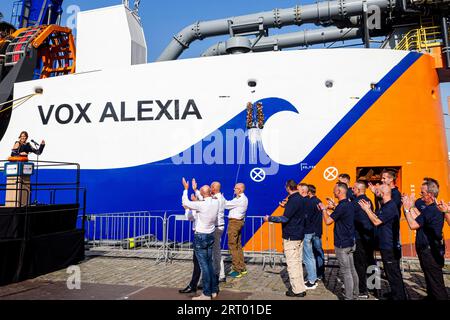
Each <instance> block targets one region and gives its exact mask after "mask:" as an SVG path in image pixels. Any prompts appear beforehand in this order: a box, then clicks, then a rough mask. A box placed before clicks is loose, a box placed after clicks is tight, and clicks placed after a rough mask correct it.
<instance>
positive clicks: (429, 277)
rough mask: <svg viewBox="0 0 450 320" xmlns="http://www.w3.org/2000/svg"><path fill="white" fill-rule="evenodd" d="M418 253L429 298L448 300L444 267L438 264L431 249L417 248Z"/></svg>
mask: <svg viewBox="0 0 450 320" xmlns="http://www.w3.org/2000/svg"><path fill="white" fill-rule="evenodd" d="M416 251H417V256H418V257H419V261H420V267H421V268H422V271H423V274H424V276H425V283H426V285H427V293H428V297H429V298H430V299H434V300H448V295H447V289H446V288H445V284H444V275H443V273H442V266H441V265H440V264H438V263H437V262H436V259H435V258H434V257H433V255H432V254H431V250H430V248H426V249H417V248H416Z"/></svg>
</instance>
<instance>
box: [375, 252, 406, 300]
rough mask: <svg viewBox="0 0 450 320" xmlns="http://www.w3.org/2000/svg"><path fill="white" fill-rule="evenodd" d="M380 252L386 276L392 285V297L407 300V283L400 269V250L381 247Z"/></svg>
mask: <svg viewBox="0 0 450 320" xmlns="http://www.w3.org/2000/svg"><path fill="white" fill-rule="evenodd" d="M380 253H381V260H382V261H383V267H384V271H385V273H386V278H387V280H388V282H389V286H390V287H391V294H392V299H393V300H406V293H405V284H404V283H403V277H402V271H401V270H400V257H401V253H400V251H396V250H394V249H391V250H386V249H381V250H380Z"/></svg>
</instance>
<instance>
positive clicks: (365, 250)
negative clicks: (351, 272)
mask: <svg viewBox="0 0 450 320" xmlns="http://www.w3.org/2000/svg"><path fill="white" fill-rule="evenodd" d="M373 243H374V241H372V242H371V241H368V240H366V239H357V240H356V250H355V253H354V254H353V260H354V262H355V269H356V273H357V274H358V279H359V293H360V294H367V268H368V267H369V266H373V265H376V262H375V258H374V247H373Z"/></svg>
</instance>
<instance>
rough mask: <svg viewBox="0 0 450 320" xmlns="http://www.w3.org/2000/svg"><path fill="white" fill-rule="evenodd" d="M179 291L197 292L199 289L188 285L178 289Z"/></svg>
mask: <svg viewBox="0 0 450 320" xmlns="http://www.w3.org/2000/svg"><path fill="white" fill-rule="evenodd" d="M178 292H179V293H195V292H197V289H194V288H191V286H187V287H186V288H184V289H181V290H178Z"/></svg>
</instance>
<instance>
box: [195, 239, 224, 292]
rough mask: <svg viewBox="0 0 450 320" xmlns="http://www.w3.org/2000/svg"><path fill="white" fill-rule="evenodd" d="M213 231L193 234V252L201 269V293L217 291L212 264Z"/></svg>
mask: <svg viewBox="0 0 450 320" xmlns="http://www.w3.org/2000/svg"><path fill="white" fill-rule="evenodd" d="M213 246H214V233H196V234H195V235H194V253H195V255H196V256H197V260H198V263H199V265H200V269H201V270H202V282H203V294H204V295H205V296H209V297H210V296H211V295H212V294H213V293H218V292H219V283H218V281H217V277H216V273H215V271H214V266H213V258H212V252H213Z"/></svg>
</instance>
